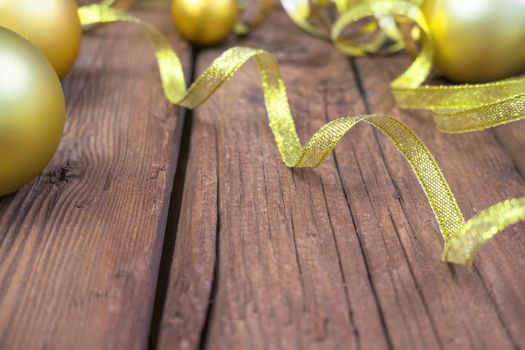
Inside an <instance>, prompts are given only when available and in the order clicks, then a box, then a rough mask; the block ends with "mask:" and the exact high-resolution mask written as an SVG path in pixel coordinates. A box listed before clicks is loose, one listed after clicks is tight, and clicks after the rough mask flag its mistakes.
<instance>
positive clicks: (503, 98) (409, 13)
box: [281, 0, 525, 133]
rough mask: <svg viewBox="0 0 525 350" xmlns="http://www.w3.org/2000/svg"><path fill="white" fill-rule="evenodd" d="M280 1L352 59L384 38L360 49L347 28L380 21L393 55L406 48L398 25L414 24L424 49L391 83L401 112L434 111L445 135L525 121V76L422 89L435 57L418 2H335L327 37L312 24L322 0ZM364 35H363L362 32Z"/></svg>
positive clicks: (371, 50) (298, 20)
mask: <svg viewBox="0 0 525 350" xmlns="http://www.w3.org/2000/svg"><path fill="white" fill-rule="evenodd" d="M281 2H282V4H283V7H284V8H285V10H286V11H287V12H288V14H289V15H290V17H291V18H292V19H293V20H294V21H295V22H296V23H297V24H298V25H299V26H300V27H301V28H303V29H305V30H306V31H308V32H310V33H312V34H314V35H317V36H325V37H329V38H330V39H331V40H332V41H333V42H334V44H335V45H336V46H337V47H338V48H339V49H340V50H341V51H342V52H343V53H345V54H347V55H351V56H362V55H366V54H369V53H378V52H380V47H379V46H378V45H381V44H383V43H384V40H377V37H373V38H372V39H370V40H365V42H364V43H362V44H359V45H358V44H353V43H352V42H351V40H349V39H348V38H344V37H342V35H341V33H342V32H343V30H344V29H347V28H348V27H351V26H352V25H358V24H359V22H360V21H362V20H364V19H366V18H376V19H377V22H378V23H379V25H378V26H376V28H378V27H381V30H380V31H379V33H386V34H387V35H383V36H382V37H381V38H382V39H385V38H386V37H388V38H389V39H391V40H393V41H394V43H397V45H393V46H391V47H390V51H393V50H396V49H401V48H402V47H403V44H402V43H403V38H402V35H401V34H400V33H399V31H398V30H397V27H396V22H397V23H413V24H416V25H417V26H418V28H419V29H420V37H421V38H420V43H421V45H422V47H421V51H420V53H419V55H418V56H417V57H416V59H415V60H414V62H413V63H412V65H411V66H410V67H409V68H408V69H407V70H406V71H405V72H404V73H403V74H401V75H400V76H399V77H398V78H396V79H395V80H394V81H393V82H392V84H391V88H392V92H393V94H394V97H395V99H396V102H397V104H398V105H399V106H400V107H401V108H410V109H429V110H431V111H432V112H433V115H434V121H435V122H436V126H437V128H438V129H439V130H440V131H442V132H446V133H462V132H469V131H475V130H482V129H486V128H489V127H494V126H497V125H500V124H505V123H508V122H512V121H515V120H520V119H525V77H518V78H513V79H508V80H503V81H498V82H494V83H487V84H465V85H454V86H448V85H447V86H443V85H439V86H431V85H423V86H421V84H422V83H423V82H424V81H425V80H426V79H427V77H428V76H429V74H430V71H431V69H432V61H433V56H434V55H433V47H432V37H431V33H430V31H429V29H428V25H427V22H426V20H425V18H424V16H423V14H422V12H421V10H420V8H419V5H420V3H421V1H419V0H373V1H370V0H368V1H366V0H365V1H363V0H360V1H355V0H354V1H352V0H332V2H334V3H335V5H336V8H337V10H338V11H339V13H340V17H339V18H338V19H337V21H336V22H335V23H334V24H333V25H332V26H331V28H330V29H329V33H327V32H323V31H320V30H318V29H317V28H316V27H314V26H313V25H311V24H310V21H309V19H310V18H311V16H312V13H313V12H312V11H313V10H314V9H316V7H319V6H326V5H327V4H324V5H323V4H319V1H314V3H313V4H312V3H310V1H309V0H281ZM325 3H328V1H327V2H325ZM381 24H382V25H381ZM360 32H361V33H364V31H363V30H361V31H360Z"/></svg>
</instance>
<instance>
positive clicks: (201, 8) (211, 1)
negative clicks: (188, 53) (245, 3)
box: [171, 0, 239, 46]
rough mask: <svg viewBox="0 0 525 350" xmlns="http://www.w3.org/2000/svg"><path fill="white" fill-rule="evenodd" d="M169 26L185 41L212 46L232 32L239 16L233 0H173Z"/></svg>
mask: <svg viewBox="0 0 525 350" xmlns="http://www.w3.org/2000/svg"><path fill="white" fill-rule="evenodd" d="M171 15H172V19H173V24H174V25H175V28H177V30H178V32H179V33H180V34H181V35H182V36H183V37H184V38H185V39H187V40H189V41H191V42H192V43H194V44H197V45H203V46H205V45H213V44H217V43H219V42H221V41H222V40H224V39H226V38H227V37H228V36H229V35H230V34H231V33H232V31H233V28H234V27H235V24H236V22H237V17H238V15H239V6H238V4H237V0H173V1H172V3H171Z"/></svg>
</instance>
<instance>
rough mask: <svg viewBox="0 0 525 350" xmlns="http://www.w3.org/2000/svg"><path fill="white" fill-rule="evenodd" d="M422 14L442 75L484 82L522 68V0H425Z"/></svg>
mask: <svg viewBox="0 0 525 350" xmlns="http://www.w3.org/2000/svg"><path fill="white" fill-rule="evenodd" d="M423 13H424V14H425V17H426V20H427V22H428V25H429V30H430V33H431V35H432V39H433V44H434V48H435V65H436V67H437V68H438V69H439V70H440V71H441V72H442V73H443V74H444V75H445V76H447V77H448V78H450V79H452V80H455V81H458V82H484V81H491V80H498V79H502V78H506V77H509V76H512V75H514V74H516V73H519V72H520V70H521V69H523V68H525V1H524V0H476V1H471V0H426V1H425V2H424V3H423Z"/></svg>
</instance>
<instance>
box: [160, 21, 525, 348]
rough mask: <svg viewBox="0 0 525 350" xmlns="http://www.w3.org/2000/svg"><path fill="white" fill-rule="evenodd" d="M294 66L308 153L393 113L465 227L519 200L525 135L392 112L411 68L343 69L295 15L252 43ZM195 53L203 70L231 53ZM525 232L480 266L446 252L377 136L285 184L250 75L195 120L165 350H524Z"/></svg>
mask: <svg viewBox="0 0 525 350" xmlns="http://www.w3.org/2000/svg"><path fill="white" fill-rule="evenodd" d="M232 44H237V45H248V46H254V47H262V48H265V49H268V50H270V51H271V52H273V53H274V54H275V55H276V56H277V58H278V59H279V62H280V64H281V67H282V71H283V75H284V80H285V83H286V85H287V88H288V93H289V96H290V99H291V105H292V110H293V111H294V114H295V116H296V121H297V126H298V130H299V133H300V136H301V137H302V140H306V138H307V137H308V136H310V135H312V134H313V133H314V132H315V131H316V130H317V129H318V128H319V127H320V126H321V125H323V124H324V123H325V122H327V121H328V120H329V119H332V118H335V117H336V116H340V115H353V114H362V113H372V112H375V113H389V114H392V115H395V116H398V117H400V118H401V119H402V120H404V121H405V122H407V123H408V124H409V125H410V126H411V127H413V128H414V129H415V131H416V132H417V133H418V134H419V135H420V136H421V137H422V138H423V140H424V141H425V142H426V144H427V145H428V146H429V148H430V149H431V150H432V151H433V153H434V154H435V156H436V158H437V160H438V161H439V163H440V164H441V165H442V167H443V170H444V173H445V176H446V177H447V179H448V180H449V181H450V184H451V186H452V188H453V190H454V191H455V193H456V194H457V197H458V201H459V203H460V205H461V208H462V209H463V211H464V213H465V215H466V216H467V217H470V216H472V215H474V214H475V213H478V212H479V211H480V210H482V209H484V208H486V207H488V206H489V205H491V204H494V203H496V202H498V201H500V200H503V199H506V198H510V197H515V196H520V195H523V194H524V193H525V181H524V177H523V169H524V165H525V160H524V159H523V156H522V154H523V149H524V147H525V139H524V136H523V135H524V133H523V125H518V124H519V123H518V124H515V125H512V126H507V127H501V128H498V129H497V130H494V131H486V132H480V133H473V134H468V135H456V136H450V135H443V134H440V133H438V132H437V131H436V129H435V127H434V125H433V122H432V120H431V117H430V115H429V114H428V113H425V112H420V111H417V112H408V111H402V110H399V109H397V108H396V107H395V104H394V101H393V99H392V95H391V93H390V91H389V87H388V84H389V82H390V81H391V80H392V79H393V78H394V77H395V76H396V75H397V74H399V73H401V72H402V71H403V69H404V68H405V67H406V66H407V65H408V63H409V58H407V57H406V56H404V55H398V56H394V57H386V58H362V59H357V60H353V61H349V60H348V59H346V58H345V57H343V56H342V55H341V54H339V53H338V52H337V51H336V50H335V49H334V48H333V47H332V46H331V45H330V44H328V43H326V42H323V41H321V40H317V39H314V38H312V37H309V36H307V35H305V34H304V33H303V32H301V31H300V30H299V29H297V28H295V27H294V25H293V24H292V23H291V21H290V20H289V19H288V18H286V16H285V15H284V14H283V13H276V14H274V15H272V16H271V17H270V19H269V20H268V22H267V23H266V24H265V25H264V26H263V27H262V28H260V29H259V30H257V31H256V32H254V33H252V35H251V36H250V37H249V38H248V39H247V40H244V41H242V40H241V41H238V42H230V43H228V46H229V45H232ZM225 47H226V46H224V47H218V48H216V49H209V50H206V51H203V52H201V53H200V54H199V55H198V57H197V71H198V72H202V71H203V69H204V68H205V67H206V66H207V65H208V64H209V63H210V62H211V60H212V59H213V58H215V57H217V56H218V55H219V54H220V52H221V51H222V50H223V49H224V48H225ZM524 230H525V225H523V224H519V225H517V226H515V227H513V228H511V229H509V230H508V231H507V232H505V233H504V234H502V235H501V236H499V237H498V238H496V239H495V240H494V241H493V242H491V243H490V244H489V245H488V246H487V247H486V248H485V249H484V250H483V251H482V252H481V253H480V254H479V256H478V257H477V258H476V259H475V262H474V265H473V266H472V267H457V266H451V265H447V264H444V263H442V262H441V261H440V251H441V247H442V240H441V237H440V233H439V231H438V227H437V224H436V221H435V219H434V217H433V215H432V212H431V210H430V207H429V205H428V202H427V200H426V198H425V197H424V194H423V192H422V190H421V189H420V187H419V184H418V182H417V179H416V178H415V176H414V175H413V173H412V171H411V170H410V169H409V166H408V164H407V163H406V161H405V160H404V159H403V158H402V157H401V155H399V154H398V153H397V151H396V150H395V149H394V147H393V146H392V145H391V144H390V143H389V142H388V141H387V140H386V139H385V138H384V137H383V136H382V135H380V133H378V132H376V131H374V130H372V129H371V127H370V126H367V125H363V126H358V127H357V128H356V130H352V131H351V132H350V133H349V135H347V136H346V137H345V138H344V140H343V141H342V142H341V143H340V145H339V146H338V147H337V149H336V151H335V154H333V155H331V156H330V157H329V158H328V159H327V161H326V162H325V164H324V165H323V166H322V167H320V168H319V169H316V170H312V169H302V170H290V169H287V168H286V167H285V166H284V165H283V164H282V162H281V160H280V156H279V153H278V151H277V147H276V146H275V142H274V140H273V138H272V134H271V132H270V129H269V128H268V126H267V120H266V114H265V109H264V104H263V98H262V93H261V87H260V82H259V77H258V73H257V70H256V67H255V65H254V64H249V65H248V66H246V67H244V68H242V69H241V70H240V71H239V72H238V73H236V75H235V76H234V77H233V79H232V80H231V82H229V83H228V84H226V85H225V86H223V88H222V89H220V90H219V91H218V92H217V94H216V95H215V96H214V97H212V98H211V99H210V100H209V101H208V103H207V104H206V105H204V106H202V107H201V108H200V109H198V110H196V111H195V112H194V113H193V126H192V132H191V140H190V149H189V160H188V165H187V168H186V182H185V187H184V195H183V198H182V209H181V214H180V221H179V225H178V231H177V239H176V242H175V245H176V246H175V252H174V259H173V265H172V267H171V276H170V283H169V288H168V293H167V299H166V302H165V307H164V315H163V320H162V327H161V333H160V337H159V343H158V344H159V347H160V348H161V349H170V348H178V349H194V348H198V347H208V348H211V349H215V348H222V349H230V348H238V349H277V348H286V349H294V348H309V349H320V348H355V349H359V348H361V349H384V348H396V349H423V348H425V349H444V348H447V349H448V348H450V349H469V348H473V349H474V348H475V349H483V348H487V349H496V348H497V349H512V348H524V347H525V333H523V329H525V316H524V315H525V298H524V297H523V290H525V279H524V278H523V272H522V271H523V270H524V268H525V255H524V253H523V251H524V248H525V236H524V235H523V232H524Z"/></svg>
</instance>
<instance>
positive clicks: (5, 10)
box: [0, 0, 82, 79]
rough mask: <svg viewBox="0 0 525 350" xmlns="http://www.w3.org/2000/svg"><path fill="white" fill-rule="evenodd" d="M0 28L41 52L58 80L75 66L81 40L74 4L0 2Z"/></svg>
mask: <svg viewBox="0 0 525 350" xmlns="http://www.w3.org/2000/svg"><path fill="white" fill-rule="evenodd" d="M0 26H1V27H5V28H8V29H11V30H13V31H15V32H17V33H18V34H20V35H22V36H23V37H24V38H26V39H27V40H29V41H31V42H32V43H33V44H34V45H36V46H37V47H38V48H39V49H40V50H42V52H43V53H44V55H46V56H47V58H48V60H49V61H50V62H51V64H52V65H53V67H54V68H55V71H56V72H57V74H58V76H59V77H60V78H61V79H62V78H63V77H64V76H65V75H66V74H67V72H69V70H70V69H71V67H72V66H73V64H74V63H75V60H76V58H77V55H78V51H79V49H80V42H81V39H82V26H81V25H80V20H79V18H78V14H77V4H76V1H75V0H0Z"/></svg>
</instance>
